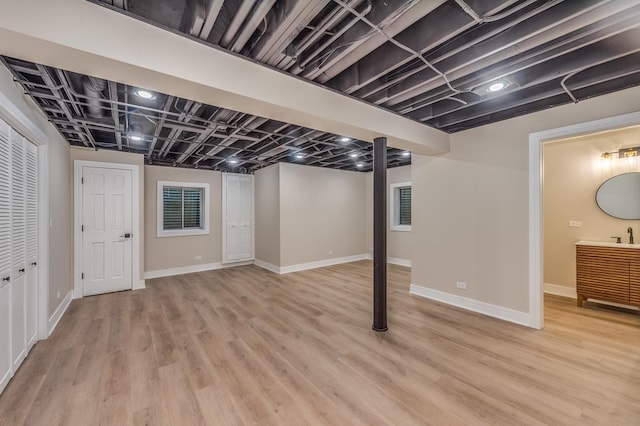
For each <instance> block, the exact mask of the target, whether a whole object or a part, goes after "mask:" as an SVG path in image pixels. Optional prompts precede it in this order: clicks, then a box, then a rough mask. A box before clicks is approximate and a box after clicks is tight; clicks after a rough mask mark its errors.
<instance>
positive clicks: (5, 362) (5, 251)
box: [0, 120, 11, 392]
mask: <svg viewBox="0 0 640 426" xmlns="http://www.w3.org/2000/svg"><path fill="white" fill-rule="evenodd" d="M10 155H11V142H10V140H9V126H8V125H7V123H5V122H4V121H2V120H0V280H1V281H0V392H2V390H3V389H4V388H5V386H6V385H7V383H8V382H9V379H10V378H11V293H10V291H11V287H10V286H9V284H10V280H11V186H10V185H11V180H10V171H9V170H10V164H11V161H10V160H11V157H10Z"/></svg>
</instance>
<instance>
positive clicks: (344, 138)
mask: <svg viewBox="0 0 640 426" xmlns="http://www.w3.org/2000/svg"><path fill="white" fill-rule="evenodd" d="M350 140H351V138H347V137H344V136H343V137H341V138H340V139H339V141H340V142H349V141H350Z"/></svg>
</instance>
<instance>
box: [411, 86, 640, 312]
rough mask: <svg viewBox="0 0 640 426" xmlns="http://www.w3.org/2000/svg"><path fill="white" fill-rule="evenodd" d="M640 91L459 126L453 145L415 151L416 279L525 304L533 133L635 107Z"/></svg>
mask: <svg viewBox="0 0 640 426" xmlns="http://www.w3.org/2000/svg"><path fill="white" fill-rule="evenodd" d="M639 97H640V87H636V88H633V89H628V90H624V91H620V92H616V93H612V94H609V95H606V96H600V97H597V98H593V99H590V100H587V101H583V102H580V103H578V104H575V105H574V104H571V105H566V106H562V107H557V108H553V109H549V110H545V111H540V112H537V113H533V114H529V115H525V116H521V117H517V118H513V119H510V120H506V121H502V122H499V123H495V124H490V125H486V126H482V127H479V128H476V129H472V130H468V131H464V132H459V133H454V134H453V135H451V152H450V153H448V154H444V155H441V156H438V157H429V156H420V155H414V156H413V158H412V162H413V164H412V183H413V192H412V197H413V224H412V231H413V232H412V234H413V235H412V254H413V258H412V261H413V268H412V283H413V284H415V285H418V286H422V287H426V288H428V289H433V290H437V291H440V292H444V293H449V294H453V295H458V296H461V297H465V298H469V299H473V300H475V301H480V302H485V303H488V304H492V305H497V306H498V307H504V308H508V309H511V310H515V311H519V312H528V310H529V300H528V298H529V264H528V259H529V235H528V232H529V231H528V230H529V212H528V209H529V207H528V178H529V168H528V167H529V166H528V144H529V134H530V133H532V132H539V131H543V130H547V129H552V128H557V127H562V126H566V125H570V124H577V123H582V122H586V121H591V120H595V119H599V118H604V117H610V116H615V115H620V114H625V113H629V112H634V111H637V110H638V109H640V105H639V104H638V99H639ZM457 281H464V282H466V283H467V284H468V289H467V290H461V289H457V288H456V282H457Z"/></svg>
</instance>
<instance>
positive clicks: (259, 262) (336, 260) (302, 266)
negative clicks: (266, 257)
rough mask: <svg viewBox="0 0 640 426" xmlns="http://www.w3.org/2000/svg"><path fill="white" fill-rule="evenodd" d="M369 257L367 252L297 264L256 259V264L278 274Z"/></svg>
mask: <svg viewBox="0 0 640 426" xmlns="http://www.w3.org/2000/svg"><path fill="white" fill-rule="evenodd" d="M368 258H369V255H367V254H356V255H355V256H345V257H336V258H333V259H324V260H318V261H316V262H308V263H298V264H297V265H289V266H276V265H273V264H271V263H268V262H265V261H263V260H259V259H255V260H254V261H253V263H254V264H255V265H256V266H259V267H261V268H264V269H266V270H268V271H271V272H275V273H276V274H289V273H291V272H300V271H306V270H308V269H316V268H324V267H325V266H331V265H340V264H342V263H350V262H357V261H359V260H366V259H368Z"/></svg>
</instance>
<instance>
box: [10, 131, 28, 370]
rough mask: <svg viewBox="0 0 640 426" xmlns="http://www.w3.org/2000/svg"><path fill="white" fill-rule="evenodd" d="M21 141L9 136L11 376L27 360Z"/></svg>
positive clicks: (24, 163)
mask: <svg viewBox="0 0 640 426" xmlns="http://www.w3.org/2000/svg"><path fill="white" fill-rule="evenodd" d="M24 142H25V141H24V138H23V137H22V136H20V135H19V134H18V133H16V132H11V284H10V286H11V343H12V346H11V352H12V359H13V371H14V372H15V371H16V370H17V369H18V367H19V366H20V364H21V363H22V361H23V360H24V359H25V357H26V356H27V314H26V311H27V297H26V296H27V285H26V276H25V272H26V270H27V258H26V230H27V223H26V222H27V221H26V197H25V186H26V185H25V180H26V176H25V173H26V158H25V157H26V155H25V145H24Z"/></svg>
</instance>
